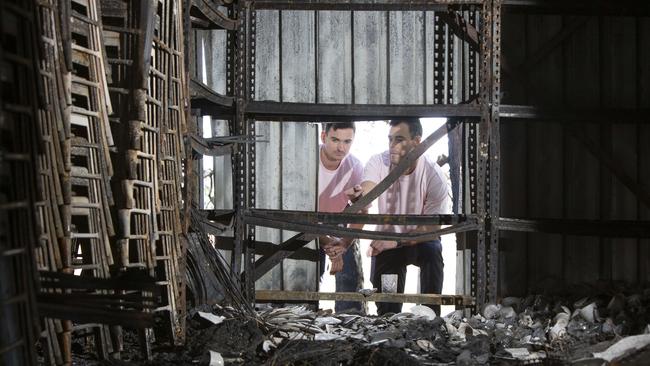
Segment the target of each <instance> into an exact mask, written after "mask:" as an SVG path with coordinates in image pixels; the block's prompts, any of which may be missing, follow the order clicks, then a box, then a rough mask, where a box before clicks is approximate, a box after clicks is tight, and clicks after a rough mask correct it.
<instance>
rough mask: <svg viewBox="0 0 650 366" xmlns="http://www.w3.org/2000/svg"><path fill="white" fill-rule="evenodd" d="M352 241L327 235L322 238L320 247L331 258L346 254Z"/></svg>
mask: <svg viewBox="0 0 650 366" xmlns="http://www.w3.org/2000/svg"><path fill="white" fill-rule="evenodd" d="M351 243H352V241H350V240H347V239H342V238H337V237H332V236H325V237H321V239H320V247H321V248H322V249H323V250H324V251H325V254H327V255H328V256H329V257H330V258H333V257H337V256H341V255H343V254H345V252H346V251H347V250H348V248H349V247H350V244H351Z"/></svg>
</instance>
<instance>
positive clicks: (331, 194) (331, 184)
mask: <svg viewBox="0 0 650 366" xmlns="http://www.w3.org/2000/svg"><path fill="white" fill-rule="evenodd" d="M321 148H322V147H321ZM318 162H319V166H318V211H321V212H341V211H343V209H345V206H346V205H347V204H348V197H347V196H346V195H345V191H346V190H347V189H350V188H352V187H354V186H355V185H357V184H360V183H361V176H362V175H363V164H361V162H360V161H359V159H357V158H356V157H354V155H352V154H348V155H347V156H346V157H345V158H343V160H341V164H339V167H338V168H337V169H336V170H329V169H327V168H325V166H323V162H322V161H321V160H320V155H319V158H318Z"/></svg>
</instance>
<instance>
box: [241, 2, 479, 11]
mask: <svg viewBox="0 0 650 366" xmlns="http://www.w3.org/2000/svg"><path fill="white" fill-rule="evenodd" d="M253 4H254V6H255V9H274V10H347V11H350V10H362V11H385V10H394V11H399V10H402V11H408V10H437V11H444V10H447V9H448V8H449V6H457V5H467V6H469V5H482V4H483V1H482V0H255V1H254V2H253Z"/></svg>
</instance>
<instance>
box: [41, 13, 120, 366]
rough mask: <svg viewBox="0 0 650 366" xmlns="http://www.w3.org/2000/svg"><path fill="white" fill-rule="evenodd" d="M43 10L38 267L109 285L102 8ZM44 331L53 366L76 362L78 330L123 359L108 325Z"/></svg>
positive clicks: (51, 326)
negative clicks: (73, 348) (102, 280)
mask: <svg viewBox="0 0 650 366" xmlns="http://www.w3.org/2000/svg"><path fill="white" fill-rule="evenodd" d="M39 5H40V6H39V15H40V24H41V29H40V33H41V43H42V49H43V51H44V53H45V54H44V56H45V57H44V58H43V61H42V63H41V80H42V82H43V87H44V93H43V95H44V97H45V103H44V105H43V107H42V108H41V110H40V111H39V134H40V137H41V139H42V143H43V149H42V150H41V154H40V157H39V173H40V176H41V179H40V181H39V183H41V185H42V189H41V190H40V192H41V197H39V202H38V203H37V210H38V213H39V216H38V217H39V221H40V224H41V225H40V228H41V239H42V242H41V245H40V246H39V248H38V249H37V251H36V253H37V257H38V266H39V269H40V270H46V271H60V272H64V273H76V274H78V275H81V276H90V277H94V278H109V277H110V272H109V267H110V266H111V265H113V263H114V261H113V253H112V248H111V244H110V240H109V238H110V237H112V236H113V235H114V234H115V232H114V230H113V225H112V219H111V216H110V212H109V207H110V206H111V205H112V203H113V200H112V194H111V188H110V178H111V176H112V165H111V161H110V156H109V146H110V145H112V144H113V142H112V136H111V131H110V129H109V125H108V113H109V112H110V110H111V106H110V101H109V100H108V96H107V95H108V89H107V85H106V72H105V66H104V64H105V55H104V47H103V42H102V34H101V19H100V14H99V2H98V1H95V0H72V1H70V2H67V1H66V2H64V3H62V4H59V3H57V2H54V1H49V2H42V3H41V4H39ZM60 5H62V6H61V7H60V8H59V6H60ZM105 292H106V291H105V290H104V291H103V292H102V293H105ZM71 311H72V310H71ZM44 324H45V326H44V329H45V335H46V336H45V337H44V341H45V346H46V347H44V349H46V350H47V353H46V359H47V360H48V361H49V363H50V364H69V363H70V362H71V356H72V355H71V337H72V331H74V330H76V331H79V332H84V334H86V335H92V336H94V337H95V345H96V346H97V353H98V354H99V355H100V357H103V358H105V357H107V355H108V354H109V353H112V352H114V351H118V350H117V349H116V348H114V347H113V344H112V342H111V333H110V328H109V327H108V326H106V325H102V324H97V323H90V324H83V325H80V326H77V327H76V328H73V326H72V322H71V321H69V320H55V319H47V318H46V319H44Z"/></svg>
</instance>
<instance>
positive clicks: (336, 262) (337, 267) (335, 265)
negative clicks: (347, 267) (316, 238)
mask: <svg viewBox="0 0 650 366" xmlns="http://www.w3.org/2000/svg"><path fill="white" fill-rule="evenodd" d="M330 261H331V262H332V266H331V267H330V275H335V274H337V273H338V272H341V271H342V270H343V256H342V255H339V256H336V257H330Z"/></svg>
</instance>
